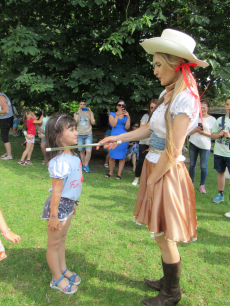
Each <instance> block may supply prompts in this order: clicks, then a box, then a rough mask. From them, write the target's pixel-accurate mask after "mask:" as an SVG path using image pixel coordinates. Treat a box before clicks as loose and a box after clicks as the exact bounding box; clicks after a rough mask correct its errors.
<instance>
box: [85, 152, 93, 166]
mask: <svg viewBox="0 0 230 306" xmlns="http://www.w3.org/2000/svg"><path fill="white" fill-rule="evenodd" d="M85 152H86V154H85V163H84V165H85V166H87V165H88V164H89V161H90V158H91V153H92V151H91V150H88V149H86V150H85Z"/></svg>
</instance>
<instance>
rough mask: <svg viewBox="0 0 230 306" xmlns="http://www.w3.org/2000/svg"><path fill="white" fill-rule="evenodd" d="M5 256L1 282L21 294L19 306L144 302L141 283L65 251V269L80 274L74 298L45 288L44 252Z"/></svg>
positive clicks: (8, 298)
mask: <svg viewBox="0 0 230 306" xmlns="http://www.w3.org/2000/svg"><path fill="white" fill-rule="evenodd" d="M7 255H8V257H7V259H5V260H4V261H3V262H2V263H1V281H2V280H4V283H9V284H10V285H11V286H12V287H13V288H14V290H15V291H19V292H21V293H22V294H23V299H24V300H22V301H21V303H22V304H21V305H27V304H30V303H32V304H33V305H34V304H35V305H57V303H62V304H63V305H67V304H68V303H70V301H73V302H76V301H77V305H89V306H92V305H100V306H103V305H138V304H139V301H141V300H142V299H143V298H146V297H145V291H149V290H148V288H147V286H145V285H144V283H143V281H138V280H133V279H131V278H129V277H127V276H124V275H122V274H119V273H116V272H113V271H112V270H111V271H109V270H104V271H103V270H102V269H99V268H98V266H97V265H96V264H94V263H90V262H87V261H86V260H85V257H84V255H83V254H82V253H78V252H74V253H73V252H71V251H68V250H67V251H66V259H67V262H69V263H70V262H71V263H72V265H69V268H70V269H71V270H73V271H76V272H77V273H79V274H80V276H81V278H82V283H81V284H80V285H79V291H78V292H77V293H76V294H75V295H71V296H66V295H64V294H63V293H61V292H58V291H57V290H51V289H50V288H49V282H50V281H51V274H50V271H49V268H48V266H47V263H46V249H42V248H40V249H39V248H37V249H33V248H21V249H16V248H14V249H10V250H8V252H7ZM14 290H13V291H14ZM149 293H150V294H151V293H152V292H149ZM11 294H12V292H11V293H10V292H9V296H5V297H4V301H1V300H0V303H1V305H8V304H7V303H10V301H12V298H11ZM146 294H147V293H146ZM147 295H148V294H147ZM151 295H152V294H151ZM154 295H155V294H154ZM147 298H148V296H147ZM3 302H4V304H2V303H3ZM15 302H16V301H15ZM73 304H74V303H73ZM9 305H10V304H9ZM11 305H13V304H11ZM14 305H17V304H16V303H15V304H14ZM74 305H75V304H74ZM186 305H190V304H186Z"/></svg>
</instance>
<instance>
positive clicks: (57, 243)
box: [42, 115, 83, 294]
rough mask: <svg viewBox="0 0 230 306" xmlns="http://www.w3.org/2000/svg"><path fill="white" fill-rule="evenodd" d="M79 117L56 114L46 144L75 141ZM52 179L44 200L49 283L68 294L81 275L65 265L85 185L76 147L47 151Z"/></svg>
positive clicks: (49, 123)
mask: <svg viewBox="0 0 230 306" xmlns="http://www.w3.org/2000/svg"><path fill="white" fill-rule="evenodd" d="M76 124H77V123H76V121H75V120H74V119H73V118H72V117H70V116H67V115H61V116H54V117H52V118H50V119H49V121H48V122H47V125H46V131H45V137H46V143H47V147H51V148H55V147H65V146H71V145H76V143H77V135H78V133H77V131H76V130H75V127H76ZM46 163H47V164H48V170H49V173H50V177H51V179H52V187H51V189H50V193H51V195H50V196H49V197H48V199H47V200H46V202H45V205H44V209H43V214H42V219H46V220H47V234H48V247H47V255H46V258H47V263H48V265H49V268H50V270H51V273H52V281H51V283H50V287H51V288H52V289H58V290H60V291H61V292H63V293H65V294H73V293H75V292H76V291H77V289H78V287H77V285H79V284H80V282H81V279H80V277H79V276H78V274H76V273H72V272H70V271H69V270H68V268H67V267H66V261H65V239H66V235H67V231H68V228H69V225H70V221H71V218H72V215H75V213H76V205H77V200H78V198H79V196H80V194H81V189H82V181H83V176H82V165H81V162H80V159H79V157H78V156H77V155H76V154H75V153H74V151H73V150H69V149H66V150H63V151H53V152H46Z"/></svg>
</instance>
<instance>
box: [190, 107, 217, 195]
mask: <svg viewBox="0 0 230 306" xmlns="http://www.w3.org/2000/svg"><path fill="white" fill-rule="evenodd" d="M209 107H210V105H209V103H208V102H207V101H203V102H201V111H202V116H203V125H202V123H201V120H200V119H199V121H198V126H197V127H196V128H195V129H194V130H193V131H191V132H190V138H189V156H190V166H189V175H190V177H191V179H192V182H193V183H194V176H195V171H196V162H197V157H198V154H199V155H200V170H201V177H200V188H199V191H200V192H201V193H206V190H205V181H206V178H207V173H208V170H207V166H208V158H209V154H210V150H211V132H212V128H213V126H214V124H215V122H216V119H215V118H214V117H212V116H210V115H209V114H208V110H209ZM184 153H185V152H184Z"/></svg>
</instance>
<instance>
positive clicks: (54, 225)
mask: <svg viewBox="0 0 230 306" xmlns="http://www.w3.org/2000/svg"><path fill="white" fill-rule="evenodd" d="M48 228H49V229H50V230H51V231H56V230H61V228H60V221H59V219H58V216H57V215H54V214H51V216H50V219H49V221H48Z"/></svg>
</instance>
